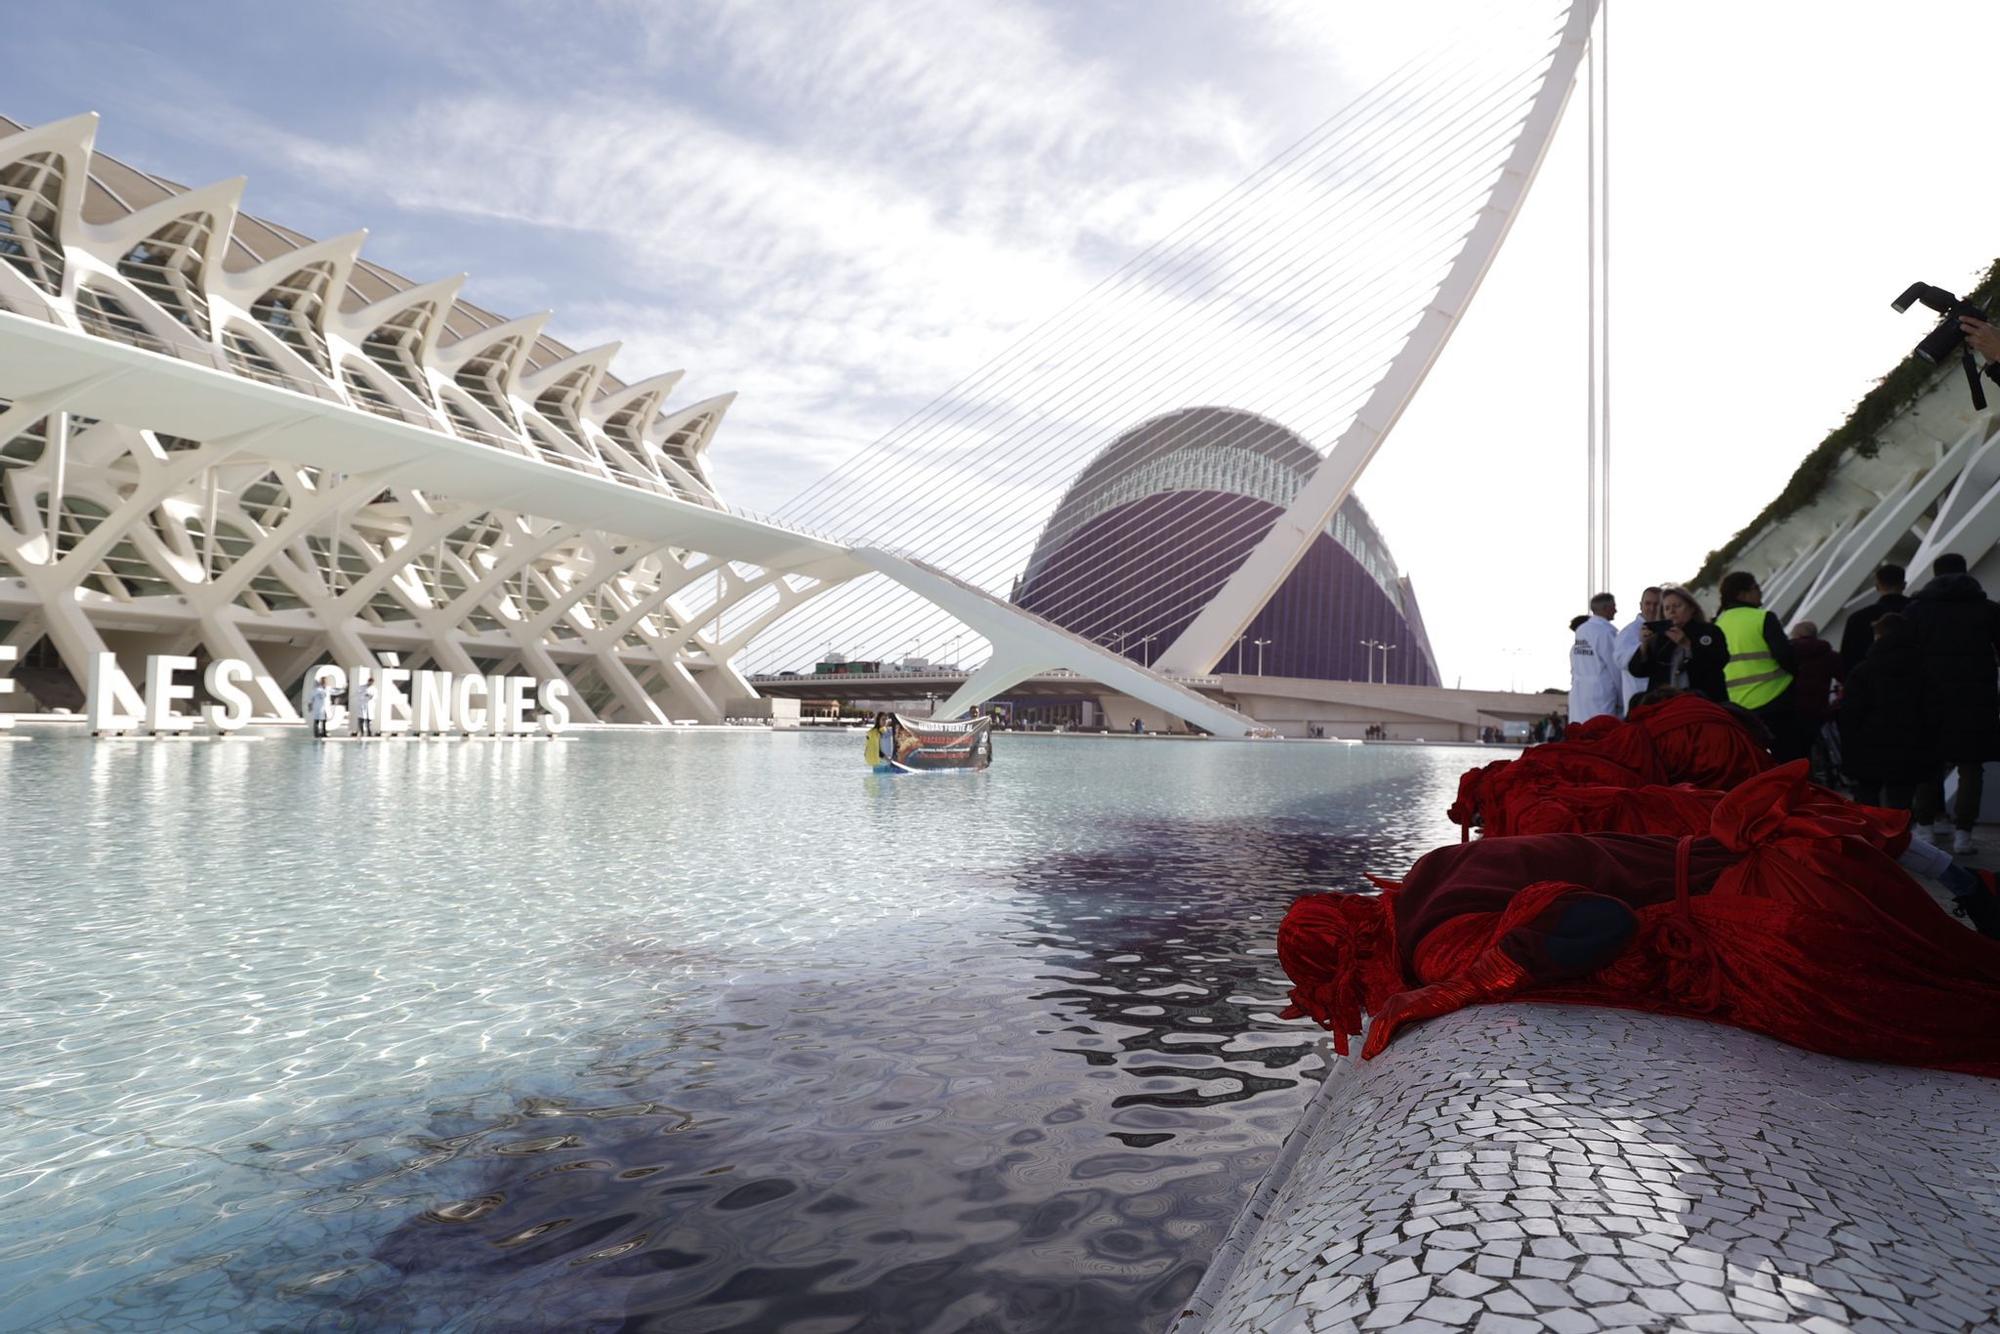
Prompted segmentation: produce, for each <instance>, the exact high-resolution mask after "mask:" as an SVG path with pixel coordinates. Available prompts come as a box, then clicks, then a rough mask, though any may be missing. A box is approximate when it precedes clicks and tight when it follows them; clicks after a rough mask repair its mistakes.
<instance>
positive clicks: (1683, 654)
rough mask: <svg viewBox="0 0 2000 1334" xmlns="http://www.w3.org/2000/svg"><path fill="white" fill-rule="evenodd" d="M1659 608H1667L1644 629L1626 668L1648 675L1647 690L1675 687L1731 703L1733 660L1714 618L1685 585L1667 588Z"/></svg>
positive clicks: (1638, 673)
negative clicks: (1728, 669)
mask: <svg viewBox="0 0 2000 1334" xmlns="http://www.w3.org/2000/svg"><path fill="white" fill-rule="evenodd" d="M1660 610H1661V611H1663V612H1665V613H1666V615H1665V617H1664V618H1663V619H1661V620H1657V621H1647V622H1646V623H1645V624H1644V625H1642V626H1641V627H1640V628H1639V647H1638V648H1637V649H1636V650H1635V651H1634V652H1633V654H1632V658H1631V661H1630V662H1628V663H1626V664H1625V670H1626V671H1628V672H1630V673H1631V674H1632V675H1634V676H1643V677H1645V678H1646V688H1647V689H1648V690H1657V689H1659V688H1660V687H1661V686H1672V687H1673V688H1674V689H1676V690H1691V691H1693V692H1695V693H1696V694H1698V695H1702V696H1704V697H1706V698H1708V699H1712V700H1714V701H1715V702H1716V703H1717V704H1724V703H1727V702H1728V699H1729V688H1728V685H1727V684H1726V683H1725V681H1724V678H1723V671H1722V669H1723V668H1724V667H1725V666H1726V665H1728V662H1729V645H1728V644H1727V643H1726V642H1725V641H1724V640H1723V637H1722V631H1721V630H1719V629H1717V628H1716V627H1715V626H1714V625H1713V624H1711V623H1710V622H1709V619H1708V617H1707V616H1706V615H1704V614H1703V613H1702V610H1701V604H1700V603H1699V602H1697V601H1695V598H1694V594H1692V593H1690V592H1688V591H1687V590H1686V589H1685V588H1669V589H1666V590H1665V591H1664V592H1662V593H1661V595H1660Z"/></svg>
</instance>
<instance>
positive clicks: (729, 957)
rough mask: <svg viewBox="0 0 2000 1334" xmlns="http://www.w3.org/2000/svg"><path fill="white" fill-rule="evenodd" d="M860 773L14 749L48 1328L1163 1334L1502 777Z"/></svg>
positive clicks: (748, 764) (246, 749) (13, 1079)
mask: <svg viewBox="0 0 2000 1334" xmlns="http://www.w3.org/2000/svg"><path fill="white" fill-rule="evenodd" d="M856 745H857V739H856V738H853V737H850V736H845V735H840V736H812V735H774V734H767V733H746V734H715V733H697V734H680V735H657V734H630V735H622V734H619V735H613V734H596V735H589V736H584V737H581V738H579V739H578V740H577V741H575V742H573V743H568V744H564V745H560V746H547V745H519V746H506V747H502V746H474V745H425V744H398V745H382V746H367V747H363V746H338V747H313V746H311V745H310V744H306V743H304V742H302V741H294V740H281V741H269V742H261V743H259V742H245V743H241V744H239V743H236V742H230V743H224V744H218V745H197V746H180V745H164V744H162V745H150V746H134V745H125V746H120V745H97V746H93V745H91V744H89V743H87V742H84V741H81V740H69V739H46V740H41V741H38V742H36V743H33V744H17V745H13V746H6V747H0V809H5V810H6V811H7V812H8V818H9V841H8V857H9V866H8V870H9V871H10V872H11V874H10V875H9V877H8V881H9V883H10V884H11V885H12V886H14V893H13V895H12V900H11V907H12V911H10V913H9V914H7V915H6V916H5V917H4V918H0V968H4V969H5V971H6V974H7V976H8V978H9V987H8V989H7V991H6V992H5V995H4V999H0V1106H4V1109H5V1110H4V1115H5V1117H6V1118H7V1120H8V1122H9V1135H8V1137H7V1141H6V1143H5V1146H4V1147H0V1305H4V1309H6V1310H7V1311H8V1312H9V1317H8V1319H9V1321H10V1322H11V1323H12V1324H15V1325H18V1326H19V1327H23V1328H32V1327H35V1326H36V1325H46V1326H51V1327H56V1326H62V1325H66V1324H67V1325H96V1326H113V1325H120V1326H132V1327H140V1328H157V1327H159V1326H160V1325H161V1324H162V1323H163V1322H167V1323H178V1322H191V1321H194V1320H196V1319H198V1318H200V1317H202V1316H213V1317H217V1318H219V1319H221V1320H223V1321H226V1322H229V1323H236V1324H251V1323H255V1324H263V1325H268V1326H271V1327H286V1328H292V1327H309V1328H329V1329H331V1328H380V1327H392V1326H399V1325H400V1326H425V1327H461V1328H475V1327H494V1326H504V1325H507V1324H518V1325H523V1326H561V1327H566V1328H604V1329H610V1328H632V1329H661V1330H667V1329H671V1330H674V1331H698V1330H713V1331H722V1330H735V1331H750V1330H773V1329H796V1330H812V1331H831V1330H838V1329H849V1328H852V1329H869V1330H878V1329H913V1330H914V1329H925V1330H947V1329H959V1328H963V1329H980V1330H1009V1329H1019V1330H1047V1329H1054V1328H1068V1327H1082V1326H1085V1325H1088V1326H1090V1327H1092V1328H1093V1329H1094V1330H1101V1331H1104V1332H1105V1334H1110V1332H1111V1331H1118V1330H1152V1329H1157V1328H1159V1327H1160V1325H1161V1324H1162V1322H1163V1320H1164V1319H1165V1318H1166V1317H1168V1316H1169V1315H1170V1314H1171V1313H1172V1312H1173V1311H1174V1310H1175V1309H1177V1306H1178V1304H1179V1303H1180V1301H1181V1300H1182V1299H1183V1298H1185V1296H1186V1295H1187V1293H1188V1292H1189V1291H1190V1290H1191V1289H1192V1287H1193V1285H1194V1283H1195V1281H1196V1279H1197V1278H1198V1277H1199V1275H1200V1272H1201V1269H1202V1267H1203V1266H1204V1265H1205V1264H1206V1263H1207V1261H1208V1258H1209V1256H1210V1254H1211V1252H1212V1251H1213V1248H1214V1247H1215V1245H1216V1244H1217V1242H1218V1241H1219V1240H1220V1238H1221V1236H1222V1234H1223V1232H1224V1231H1225V1230H1226V1229H1227V1227H1228V1225H1229V1223H1230V1221H1231V1220H1232V1219H1233V1218H1234V1216H1235V1213H1236V1211H1237V1210H1238V1208H1239V1207H1240V1205H1241V1203H1242V1201H1243V1199H1244V1198H1245V1196H1246V1195H1247V1193H1248V1191H1249V1189H1250V1187H1251V1186H1252V1185H1253V1184H1254V1182H1255V1180H1256V1178H1257V1176H1258V1174H1259V1173H1261V1172H1262V1170H1263V1169H1264V1168H1265V1167H1266V1166H1267V1165H1268V1163H1269V1161H1270V1159H1271V1155H1272V1154H1273V1152H1274V1151H1275V1149H1276V1146H1277V1144H1278V1142H1279V1140H1280V1139H1281V1138H1282V1137H1283V1135H1284V1132H1285V1131H1286V1130H1287V1129H1288V1128H1289V1126H1290V1124H1291V1122H1292V1120H1293V1118H1294V1117H1295V1116H1296V1114H1297V1111H1298V1109H1299V1107H1300V1106H1301V1105H1302V1104H1303V1103H1304V1101H1305V1099H1306V1097H1307V1096H1308V1094H1309V1092H1310V1082H1311V1080H1312V1079H1313V1078H1314V1077H1315V1076H1316V1075H1317V1073H1318V1072H1319V1070H1320V1068H1321V1066H1320V1061H1319V1056H1318V1054H1317V1050H1316V1044H1315V1042H1314V1038H1315V1036H1316V1034H1315V1031H1314V1030H1312V1029H1310V1028H1309V1027H1307V1026H1304V1025H1299V1024H1287V1023H1283V1022H1280V1021H1278V1020H1276V1019H1275V1018H1274V1017H1273V1012H1274V1011H1275V1009H1276V1008H1277V1007H1278V1005H1279V1004H1280V1003H1281V997H1282V994H1283V989H1284V984H1283V981H1282V979H1281V977H1280V975H1279V973H1278V970H1277V968H1276V961H1275V958H1274V955H1273V951H1272V937H1273V933H1274V930H1275V927H1276V923H1277V919H1278V917H1279V916H1281V915H1282V913H1283V911H1284V908H1285V906H1286V904H1287V903H1288V902H1289V901H1290V899H1291V898H1292V897H1293V896H1294V895H1296V894H1298V893H1300V892H1303V891H1306V890H1310V889H1316V888H1325V887H1328V886H1331V885H1334V884H1342V883H1345V884H1353V883H1356V882H1357V881H1358V876H1359V872H1360V871H1361V870H1362V869H1364V868H1367V869H1376V870H1382V869H1387V870H1392V871H1393V870H1397V869H1400V868H1401V867H1403V866H1405V865H1407V864H1408V862H1409V861H1410V860H1411V859H1412V858H1413V857H1414V856H1416V855H1417V854H1419V853H1420V852H1422V851H1423V850H1425V849H1427V848H1428V847H1430V846H1433V845H1435V844H1436V843H1438V842H1441V841H1444V840H1446V839H1447V838H1449V837H1451V831H1450V830H1449V828H1448V826H1446V825H1445V824H1444V823H1443V818H1442V815H1441V812H1442V810H1443V808H1444V806H1445V804H1446V803H1447V801H1448V800H1449V796H1450V792H1451V787H1452V784H1453V782H1454V781H1455V779H1456V775H1457V773H1458V771H1459V770H1460V769H1461V768H1463V767H1464V766H1465V765H1466V764H1468V763H1470V762H1471V761H1473V760H1475V759H1479V758H1483V757H1480V756H1477V755H1475V754H1473V753H1471V752H1467V751H1463V750H1439V751H1419V750H1404V749H1394V748H1378V747H1371V748H1368V749H1366V750H1362V749H1359V748H1354V747H1340V746H1315V745H1287V746H1270V745H1265V746H1257V745H1223V744H1211V745H1173V744H1164V743H1146V742H1137V741H1115V740H1097V739H1082V738H1077V739H1066V738H1009V737H1002V738H1001V746H1000V752H1001V753H1000V757H999V760H998V761H997V763H996V765H995V767H994V768H993V769H992V770H991V771H989V772H988V773H986V774H983V775H948V776H921V777H899V778H886V777H875V776H872V775H867V774H864V773H861V772H859V764H858V756H857V755H856V754H855V751H856Z"/></svg>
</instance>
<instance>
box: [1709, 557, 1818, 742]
mask: <svg viewBox="0 0 2000 1334" xmlns="http://www.w3.org/2000/svg"><path fill="white" fill-rule="evenodd" d="M1721 593H1722V610H1721V611H1720V612H1718V613H1716V617H1715V625H1716V628H1717V629H1719V630H1721V631H1722V636H1723V640H1724V642H1725V643H1726V644H1727V645H1728V646H1729V661H1728V663H1727V664H1726V665H1725V666H1724V667H1723V669H1722V680H1723V684H1724V685H1726V686H1727V687H1728V689H1729V702H1730V703H1731V704H1734V705H1736V706H1737V707H1738V708H1741V709H1747V710H1749V711H1750V712H1751V713H1753V714H1755V715H1756V716H1757V720H1758V721H1759V722H1761V723H1763V724H1764V726H1765V727H1766V728H1768V729H1769V730H1770V733H1771V753H1772V754H1773V755H1775V756H1776V757H1777V758H1778V762H1779V763H1781V764H1782V763H1785V762H1786V761H1788V760H1802V759H1805V758H1806V757H1807V755H1808V754H1809V752H1810V750H1811V741H1810V739H1809V737H1808V736H1807V734H1806V729H1805V726H1804V724H1803V723H1802V722H1801V721H1800V718H1799V710H1798V699H1797V691H1796V690H1795V689H1794V687H1793V682H1794V679H1795V677H1796V675H1797V673H1798V668H1799V660H1798V654H1797V653H1796V652H1795V651H1794V650H1793V648H1792V641H1791V637H1790V636H1788V635H1787V634H1786V633H1785V627H1784V626H1783V625H1782V624H1780V623H1779V621H1778V618H1777V616H1776V615H1775V614H1774V613H1772V612H1768V611H1765V610H1764V590H1763V589H1761V588H1759V587H1758V586H1757V576H1756V575H1754V574H1751V573H1750V572H1749V571H1747V570H1732V571H1731V572H1730V573H1728V574H1726V575H1724V576H1723V578H1722V588H1721Z"/></svg>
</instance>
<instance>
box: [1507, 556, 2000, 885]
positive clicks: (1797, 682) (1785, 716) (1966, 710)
mask: <svg viewBox="0 0 2000 1334" xmlns="http://www.w3.org/2000/svg"><path fill="white" fill-rule="evenodd" d="M1905 582H1906V575H1905V572H1904V570H1903V567H1902V566H1900V565H1895V564H1885V565H1883V566H1881V567H1880V568H1879V569H1877V570H1876V571H1875V597H1874V600H1873V601H1871V602H1870V603H1868V604H1867V605H1866V606H1863V607H1860V608H1857V609H1856V610H1855V611H1854V612H1853V613H1852V614H1851V615H1849V617H1848V618H1847V624H1846V627H1845V629H1844V630H1843V631H1842V633H1841V637H1840V644H1839V646H1838V647H1836V646H1834V645H1833V644H1832V643H1830V642H1828V641H1827V640H1826V639H1824V638H1822V637H1821V636H1820V633H1819V627H1818V626H1817V625H1816V624H1814V623H1813V622H1811V621H1799V622H1797V623H1795V624H1794V625H1792V626H1791V627H1790V628H1789V630H1788V629H1787V628H1786V627H1785V626H1784V625H1783V623H1782V622H1780V621H1779V619H1778V617H1777V616H1776V615H1775V614H1774V613H1772V612H1771V611H1768V610H1766V609H1765V607H1764V605H1763V602H1764V591H1763V589H1762V588H1761V587H1760V586H1759V584H1758V582H1757V578H1756V576H1755V575H1753V574H1750V573H1748V572H1747V571H1742V570H1737V571H1734V572H1732V573H1730V574H1729V575H1727V576H1725V577H1724V578H1723V580H1722V583H1721V585H1720V586H1719V587H1718V589H1717V595H1718V602H1719V605H1718V607H1717V610H1716V614H1715V616H1714V618H1713V619H1711V618H1710V617H1709V616H1708V615H1707V612H1706V610H1705V609H1704V608H1703V606H1702V603H1701V600H1700V599H1699V598H1697V597H1696V596H1695V595H1694V594H1693V593H1691V592H1689V591H1688V590H1687V589H1685V588H1679V587H1673V586H1661V587H1654V588H1648V589H1646V590H1645V591H1644V592H1643V593H1641V594H1640V596H1639V612H1638V615H1636V616H1634V617H1632V618H1631V619H1630V620H1628V621H1626V622H1625V623H1624V624H1623V625H1620V624H1618V603H1617V599H1616V598H1614V597H1613V596H1612V595H1611V594H1609V593H1600V594H1598V595H1597V596H1596V597H1594V598H1592V599H1591V602H1590V614H1589V615H1587V616H1581V617H1578V618H1577V619H1576V620H1575V621H1573V622H1571V626H1570V628H1571V631H1572V636H1573V642H1572V644H1571V648H1570V700H1569V705H1570V711H1569V721H1570V723H1571V724H1578V723H1588V722H1589V721H1590V720H1592V719H1594V718H1603V717H1610V718H1624V717H1626V716H1627V715H1628V713H1629V712H1630V710H1631V708H1632V706H1633V703H1634V701H1635V700H1637V699H1639V698H1640V697H1642V696H1645V695H1647V694H1648V693H1649V692H1651V693H1654V694H1656V695H1657V694H1658V693H1659V692H1662V691H1676V692H1686V693H1690V694H1694V695H1699V696H1701V697H1703V698H1705V699H1708V700H1711V701H1713V702H1714V703H1716V704H1721V705H1727V706H1729V707H1731V708H1733V709H1737V710H1740V711H1741V712H1742V713H1743V714H1744V715H1745V717H1746V719H1747V720H1749V721H1751V722H1752V724H1753V725H1754V726H1755V727H1756V728H1757V729H1758V730H1759V732H1760V733H1761V734H1762V735H1764V736H1767V737H1768V739H1769V748H1770V751H1771V753H1772V755H1773V756H1774V757H1775V758H1776V759H1777V761H1778V762H1779V763H1784V762H1788V761H1792V760H1805V761H1808V762H1809V764H1810V771H1811V773H1812V775H1813V777H1814V779H1815V780H1816V781H1818V782H1820V783H1821V784H1824V785H1826V786H1829V787H1843V788H1845V789H1846V790H1848V791H1849V792H1851V793H1852V795H1853V796H1854V798H1855V799H1856V800H1858V801H1860V802H1863V803H1865V804H1867V805H1870V806H1878V807H1885V808H1888V809H1893V810H1903V811H1909V812H1910V813H1911V817H1912V821H1913V824H1914V826H1915V828H1916V829H1917V831H1918V833H1919V835H1920V836H1922V835H1926V834H1928V836H1930V837H1932V838H1934V839H1935V840H1936V841H1937V842H1939V843H1940V844H1942V843H1944V842H1945V841H1946V840H1947V839H1948V840H1949V841H1950V844H1951V847H1952V850H1953V851H1954V852H1958V853H1967V852H1971V851H1973V850H1975V843H1974V839H1973V829H1974V826H1975V825H1976V824H1977V823H1978V819H1979V807H1980V802H1981V800H1982V799H1983V797H1984V794H1985V784H1984V772H1985V764H1986V761H1987V760H1989V759H2000V605H1996V604H1995V603H1994V602H1993V601H1992V600H1991V599H1989V598H1988V597H1987V596H1986V592H1985V589H1984V588H1982V587H1981V586H1980V583H1979V581H1978V580H1977V579H1975V578H1973V576H1972V575H1971V574H1970V573H1969V572H1968V571H1967V568H1966V562H1965V558H1964V557H1963V556H1959V555H1956V554H1951V553H1947V554H1945V555H1942V556H1939V557H1938V558H1937V559H1936V561H1934V562H1933V564H1932V569H1931V577H1930V579H1929V581H1928V582H1926V583H1925V584H1924V586H1923V587H1922V588H1920V589H1918V590H1917V591H1916V593H1915V594H1914V595H1911V594H1908V593H1906V591H1905ZM1536 739H1537V740H1541V739H1542V738H1540V737H1537V738H1536ZM1954 773H1955V774H1956V776H1957V790H1956V793H1955V794H1954V796H1953V799H1952V802H1951V809H1950V811H1949V812H1947V811H1946V809H1945V787H1946V780H1947V778H1948V777H1949V776H1951V775H1953V774H1954Z"/></svg>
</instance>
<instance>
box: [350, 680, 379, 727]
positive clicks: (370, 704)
mask: <svg viewBox="0 0 2000 1334" xmlns="http://www.w3.org/2000/svg"><path fill="white" fill-rule="evenodd" d="M347 701H348V703H347V707H348V711H349V712H350V713H352V714H353V715H354V717H355V720H356V721H357V722H364V723H372V722H374V721H375V683H374V682H373V681H370V682H369V683H368V684H367V685H365V686H362V687H361V688H360V689H359V690H350V691H348V692H347Z"/></svg>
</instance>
